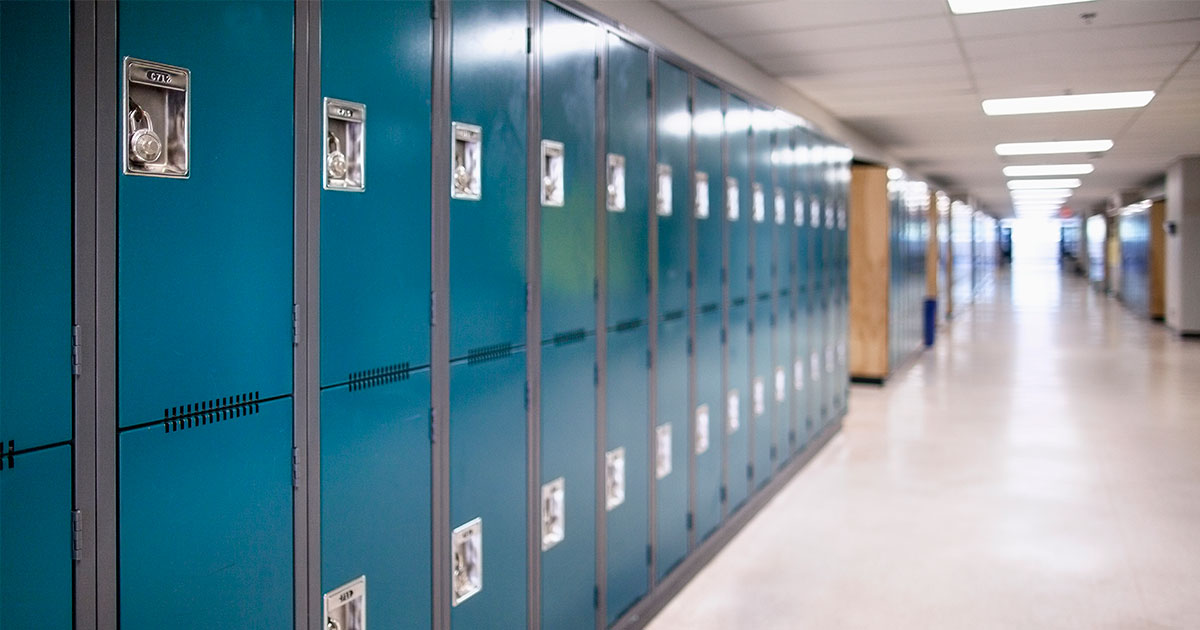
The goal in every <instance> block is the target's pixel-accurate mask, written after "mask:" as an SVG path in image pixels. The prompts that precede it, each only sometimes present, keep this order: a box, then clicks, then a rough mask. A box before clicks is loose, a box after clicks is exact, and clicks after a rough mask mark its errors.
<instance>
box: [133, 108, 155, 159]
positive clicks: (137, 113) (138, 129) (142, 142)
mask: <svg viewBox="0 0 1200 630" xmlns="http://www.w3.org/2000/svg"><path fill="white" fill-rule="evenodd" d="M129 105H130V109H129V126H130V128H132V129H133V130H134V131H133V133H131V134H129V155H130V157H131V158H132V159H133V160H134V161H135V162H140V163H143V164H145V163H147V162H154V161H156V160H158V158H159V157H161V156H162V150H163V145H162V140H161V139H160V138H159V137H158V134H157V133H154V121H152V120H151V119H150V116H149V115H148V114H147V113H146V110H144V109H142V107H141V105H138V104H137V103H135V102H134V101H132V100H130V101H129Z"/></svg>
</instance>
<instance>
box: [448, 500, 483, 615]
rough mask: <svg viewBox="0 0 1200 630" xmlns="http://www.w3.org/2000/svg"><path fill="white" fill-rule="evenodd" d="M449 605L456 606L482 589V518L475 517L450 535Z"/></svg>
mask: <svg viewBox="0 0 1200 630" xmlns="http://www.w3.org/2000/svg"><path fill="white" fill-rule="evenodd" d="M450 536H451V539H450V553H451V554H452V557H451V563H450V566H451V572H452V575H451V582H452V584H453V586H454V592H453V593H451V601H450V603H451V605H452V606H457V605H459V604H461V603H463V602H465V601H467V600H468V599H470V598H471V596H472V595H474V594H476V593H478V592H479V591H482V590H483V519H482V518H478V517H477V518H475V519H472V520H470V521H467V522H466V523H463V524H462V525H459V526H458V527H456V528H455V529H454V532H453V533H452V534H451V535H450Z"/></svg>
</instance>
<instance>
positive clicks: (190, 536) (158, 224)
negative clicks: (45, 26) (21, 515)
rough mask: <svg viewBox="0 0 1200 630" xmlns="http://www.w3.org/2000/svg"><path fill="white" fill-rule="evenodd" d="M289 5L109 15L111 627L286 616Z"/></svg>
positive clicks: (121, 8) (122, 7) (154, 7)
mask: <svg viewBox="0 0 1200 630" xmlns="http://www.w3.org/2000/svg"><path fill="white" fill-rule="evenodd" d="M293 8H294V7H293V6H292V5H291V4H288V3H279V2H240V3H209V2H177V3H150V2H121V3H120V4H118V6H117V17H118V20H119V23H120V33H119V41H118V52H119V56H118V57H117V58H115V59H111V60H109V63H113V64H117V71H118V76H120V77H122V78H121V85H120V86H119V90H120V94H119V97H120V99H121V100H120V101H119V102H118V103H116V104H115V106H116V109H117V111H118V112H119V113H120V119H119V120H117V121H114V122H115V123H116V127H117V133H118V134H119V137H118V142H119V146H121V147H122V154H121V156H120V157H119V162H120V165H119V167H118V168H119V172H118V173H116V174H114V177H116V178H117V194H118V197H117V203H118V208H117V224H118V251H117V266H118V269H117V274H118V275H117V283H116V284H117V287H118V298H117V308H118V312H117V334H118V356H117V364H118V367H117V378H118V383H119V390H118V401H117V404H118V422H119V426H120V434H119V437H118V447H119V455H118V459H119V464H118V466H119V468H118V470H119V472H118V484H119V493H120V505H119V508H118V510H119V511H118V520H119V522H118V527H119V531H120V537H119V541H118V544H119V558H118V562H119V566H120V576H119V580H120V584H119V588H120V619H121V626H122V627H123V628H126V629H135V630H136V629H141V628H164V627H172V628H212V627H219V626H221V625H223V624H225V623H226V622H227V621H228V620H229V619H230V618H235V619H249V620H253V623H254V624H255V625H258V626H260V627H272V628H283V627H289V626H291V625H292V604H291V602H292V589H293V571H292V520H293V519H292V516H293V515H292V424H293V421H292V402H291V387H292V335H293V329H292V304H293V297H292V282H293V268H294V265H293V256H292V251H293V226H292V224H293V218H292V217H293V165H294V161H293V127H294V126H293V118H292V116H291V112H292V111H293V106H294V103H293V98H294V89H293V88H294V86H293V83H292V77H293V74H294V73H293V59H294V51H293V47H292V44H293V35H294V33H293V18H294V15H293V13H294V11H293ZM164 519H165V520H164ZM248 532H250V533H253V535H248Z"/></svg>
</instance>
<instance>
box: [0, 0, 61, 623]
mask: <svg viewBox="0 0 1200 630" xmlns="http://www.w3.org/2000/svg"><path fill="white" fill-rule="evenodd" d="M70 11H71V7H70V6H69V4H68V3H67V2H65V1H60V2H0V77H3V80H2V81H0V164H3V165H4V167H3V168H2V169H0V199H3V202H2V203H0V235H2V236H3V245H2V246H0V304H2V305H3V310H2V311H0V348H2V349H3V350H2V351H0V628H49V629H53V630H67V629H69V628H71V627H72V626H71V623H72V612H73V609H74V606H73V597H72V569H73V566H74V565H73V562H72V560H71V543H70V540H71V518H70V515H69V513H70V511H71V507H72V506H71V488H72V485H71V470H72V469H71V451H72V447H71V446H70V445H69V442H70V440H71V439H72V420H71V413H72V408H73V407H72V401H73V391H72V382H71V381H72V376H71V372H72V369H71V335H72V332H71V330H72V329H71V324H72V316H71V308H72V295H71V293H72V280H71V273H72V240H71V222H72V212H71V190H72V181H71V174H72V163H71V158H72V155H71V120H72V117H71V75H72V72H71V20H70ZM51 445H55V446H52V447H51ZM47 447H50V448H47Z"/></svg>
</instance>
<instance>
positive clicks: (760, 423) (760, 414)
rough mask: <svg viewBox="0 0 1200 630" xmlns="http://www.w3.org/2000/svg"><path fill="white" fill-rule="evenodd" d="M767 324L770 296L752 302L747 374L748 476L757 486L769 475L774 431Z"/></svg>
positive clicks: (770, 330) (772, 457) (769, 339)
mask: <svg viewBox="0 0 1200 630" xmlns="http://www.w3.org/2000/svg"><path fill="white" fill-rule="evenodd" d="M772 328H773V327H772V326H771V301H770V299H767V300H761V301H756V302H755V303H754V334H753V336H752V337H751V340H752V343H753V344H754V352H753V362H752V366H753V368H752V371H751V376H750V394H749V398H750V400H749V401H748V404H749V406H750V415H749V416H747V417H748V418H750V420H751V421H750V426H749V427H748V428H749V429H750V430H752V431H753V432H754V439H753V447H754V451H753V453H752V459H751V468H752V470H753V475H752V476H751V480H752V482H753V483H754V486H755V487H756V488H757V487H759V486H762V485H763V484H764V483H766V482H767V481H768V480H769V479H770V478H771V469H772V465H773V463H774V461H773V460H774V453H773V451H774V449H775V445H774V435H773V428H774V427H773V426H772V418H773V414H774V411H775V404H774V393H773V392H774V389H773V388H774V387H775V376H774V353H773V352H772V348H771V342H772V336H773V330H772Z"/></svg>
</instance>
